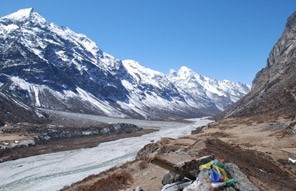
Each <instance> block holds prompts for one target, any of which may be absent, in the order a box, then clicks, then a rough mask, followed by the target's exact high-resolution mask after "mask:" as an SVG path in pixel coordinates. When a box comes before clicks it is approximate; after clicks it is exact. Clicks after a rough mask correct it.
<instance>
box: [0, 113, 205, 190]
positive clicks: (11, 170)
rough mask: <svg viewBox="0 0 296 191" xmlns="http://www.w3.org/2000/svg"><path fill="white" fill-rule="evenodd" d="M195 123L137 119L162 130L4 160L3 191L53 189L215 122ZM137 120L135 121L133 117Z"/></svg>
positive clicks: (0, 180)
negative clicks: (145, 146)
mask: <svg viewBox="0 0 296 191" xmlns="http://www.w3.org/2000/svg"><path fill="white" fill-rule="evenodd" d="M191 121H193V123H179V122H178V123H177V122H157V121H156V122H151V121H145V120H143V121H141V120H136V122H135V123H136V124H137V125H138V126H142V127H144V126H145V127H147V126H154V127H158V128H159V131H156V132H153V133H150V134H146V135H143V136H141V137H132V138H125V139H120V140H116V141H111V142H106V143H101V144H99V145H98V146H97V147H94V148H87V149H79V150H73V151H64V152H58V153H50V154H44V155H38V156H33V157H28V158H23V159H18V160H15V161H8V162H4V163H0V191H27V190H28V191H41V190H42V191H53V190H59V189H61V188H63V187H64V186H65V185H70V184H72V183H74V182H77V181H79V180H82V179H83V178H85V177H87V176H89V175H92V174H98V173H100V172H102V171H104V170H106V169H109V168H111V167H113V166H116V165H120V164H122V163H125V162H127V161H131V160H133V159H134V158H135V156H136V153H137V152H138V151H139V150H140V149H141V148H142V147H143V146H144V145H146V144H148V143H150V142H151V140H153V141H158V140H160V139H161V138H162V137H171V138H178V137H181V136H186V135H189V134H190V132H191V131H192V130H193V129H196V128H197V127H199V126H203V125H206V124H208V123H209V122H211V121H210V120H208V119H206V118H199V119H191ZM129 122H130V123H133V121H132V120H129ZM152 123H153V124H152Z"/></svg>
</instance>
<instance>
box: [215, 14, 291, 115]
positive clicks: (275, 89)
mask: <svg viewBox="0 0 296 191" xmlns="http://www.w3.org/2000/svg"><path fill="white" fill-rule="evenodd" d="M295 71H296V12H294V13H293V14H292V15H291V16H290V17H289V18H288V20H287V23H286V28H285V30H284V32H283V34H282V36H281V38H280V39H279V41H278V42H277V43H276V45H275V46H274V47H273V49H272V51H271V53H270V54H269V57H268V59H267V65H266V67H265V68H263V69H262V70H261V71H259V72H258V73H257V75H256V77H255V79H254V81H253V87H252V90H251V91H250V92H249V93H248V94H247V95H246V96H245V97H244V98H243V99H241V100H240V101H239V102H237V103H236V104H235V105H233V106H232V107H231V108H229V109H228V110H226V111H225V112H224V113H223V114H222V115H221V116H222V117H230V116H231V117H237V116H239V117H240V116H255V115H258V114H264V115H272V116H279V115H287V116H293V115H294V114H295V111H296V73H295Z"/></svg>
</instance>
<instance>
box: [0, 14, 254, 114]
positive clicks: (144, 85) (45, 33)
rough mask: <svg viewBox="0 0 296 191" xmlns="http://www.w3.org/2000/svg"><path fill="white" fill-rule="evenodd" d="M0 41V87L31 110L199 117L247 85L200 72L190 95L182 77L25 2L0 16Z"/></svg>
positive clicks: (229, 101)
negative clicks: (108, 46) (117, 53)
mask: <svg viewBox="0 0 296 191" xmlns="http://www.w3.org/2000/svg"><path fill="white" fill-rule="evenodd" d="M0 42H1V43H2V46H0V50H1V53H0V70H1V75H0V85H1V87H0V89H1V92H2V93H4V94H6V95H9V96H10V97H13V98H14V99H15V100H18V101H20V102H22V103H23V104H24V105H27V106H30V107H33V108H45V109H54V110H62V111H73V112H82V113H91V114H99V115H107V116H113V117H135V118H146V119H168V118H171V117H172V118H184V117H201V116H206V115H213V114H216V113H217V112H219V111H221V110H223V109H225V108H226V107H228V106H229V105H230V104H232V103H233V102H234V101H235V100H234V97H242V96H243V95H244V94H245V93H246V92H247V91H248V89H249V87H248V86H247V85H244V84H240V83H231V82H229V81H224V82H221V83H220V82H219V81H217V80H210V78H208V77H204V76H202V78H203V79H207V80H208V82H207V83H204V85H205V86H208V87H204V86H203V85H201V84H200V86H202V87H203V89H204V91H203V94H202V96H200V97H198V98H195V96H196V95H197V94H196V92H195V93H194V94H190V92H187V91H188V89H187V90H186V91H185V89H186V88H184V86H185V87H186V83H183V84H182V83H181V82H182V80H179V79H177V78H176V77H172V76H171V75H164V74H162V73H161V72H157V71H154V70H152V69H147V68H145V67H143V66H141V65H140V64H139V63H138V62H136V61H133V60H118V59H116V58H114V57H113V56H111V55H109V54H107V53H105V52H103V51H102V50H101V49H100V48H99V47H98V46H97V44H96V43H95V42H93V41H92V40H90V39H89V38H88V37H86V36H85V35H83V34H78V33H75V32H73V31H72V30H71V29H69V28H67V27H60V26H57V25H55V24H53V23H49V22H47V21H46V20H45V19H44V18H43V17H42V16H41V15H40V14H39V13H38V12H37V11H36V10H35V9H33V8H28V9H22V10H19V11H17V12H16V13H13V14H10V15H8V16H5V17H2V18H0ZM192 72H193V71H192ZM191 76H192V78H197V76H201V75H198V74H196V73H195V72H193V73H192V75H191ZM194 76H195V77H194ZM201 81H202V80H201ZM177 83H178V84H179V85H177ZM196 83H199V82H198V81H196ZM211 83H215V84H214V86H215V87H214V86H213V87H211V86H212V84H211ZM221 84H222V85H221ZM220 85H221V86H220ZM197 87H198V85H197ZM209 88H212V89H214V90H215V91H212V92H211V91H207V89H209ZM225 88H226V90H227V91H226V90H225V91H224V89H225ZM227 88H228V89H227ZM223 91H224V92H223ZM225 92H227V93H225ZM222 102H223V103H222Z"/></svg>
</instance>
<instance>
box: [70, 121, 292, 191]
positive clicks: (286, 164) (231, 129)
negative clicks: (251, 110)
mask: <svg viewBox="0 0 296 191" xmlns="http://www.w3.org/2000/svg"><path fill="white" fill-rule="evenodd" d="M263 121H264V122H263ZM139 154H140V155H138V158H137V159H136V160H135V161H133V162H129V163H126V164H124V165H122V166H120V167H118V168H113V169H110V170H108V171H106V172H104V173H101V174H98V175H93V176H90V177H88V178H86V179H84V180H83V181H80V182H78V183H76V184H73V185H72V186H69V187H66V188H64V191H70V190H71V191H77V190H84V191H88V190H97V191H100V190H108V189H110V187H108V186H110V185H114V184H110V183H111V182H119V183H118V184H117V185H115V186H116V188H112V189H120V190H126V191H132V190H134V189H135V188H136V187H141V188H143V190H144V191H156V190H160V189H161V187H162V183H161V181H162V178H163V176H164V175H165V174H166V173H168V171H167V170H164V169H162V168H160V167H158V166H155V165H153V164H150V163H149V162H147V160H145V159H146V158H150V157H151V156H152V157H153V156H159V157H161V158H164V159H166V160H169V161H171V162H173V163H178V162H181V161H185V160H191V159H194V158H199V157H201V156H204V155H209V154H213V155H214V156H215V157H217V158H220V159H225V160H226V161H227V162H233V163H235V164H237V165H238V166H239V168H240V169H241V171H242V172H243V173H244V174H246V175H247V176H248V178H249V180H250V181H251V182H253V183H254V184H255V185H256V186H257V187H258V188H259V189H260V190H264V191H265V190H266V191H278V190H285V191H295V190H296V163H295V161H294V160H295V159H296V123H295V120H294V119H284V118H280V119H267V118H261V119H259V118H256V119H255V118H232V119H225V120H222V121H219V122H214V123H211V124H209V125H207V127H206V128H204V129H203V130H202V131H198V130H197V131H194V134H192V135H190V136H186V137H183V138H179V139H171V138H163V139H161V140H160V141H159V142H157V143H152V144H150V145H148V146H146V147H145V148H144V149H142V151H141V152H140V153H139Z"/></svg>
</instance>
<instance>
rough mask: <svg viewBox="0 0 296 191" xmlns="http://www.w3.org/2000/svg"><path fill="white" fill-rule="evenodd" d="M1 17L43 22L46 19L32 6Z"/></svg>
mask: <svg viewBox="0 0 296 191" xmlns="http://www.w3.org/2000/svg"><path fill="white" fill-rule="evenodd" d="M2 18H3V19H9V20H14V21H27V20H30V21H33V22H41V23H45V22H46V20H45V18H43V17H42V16H41V15H40V14H39V13H38V12H37V11H36V10H35V9H34V8H32V7H31V8H25V9H20V10H18V11H16V12H14V13H12V14H9V15H7V16H4V17H2Z"/></svg>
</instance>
